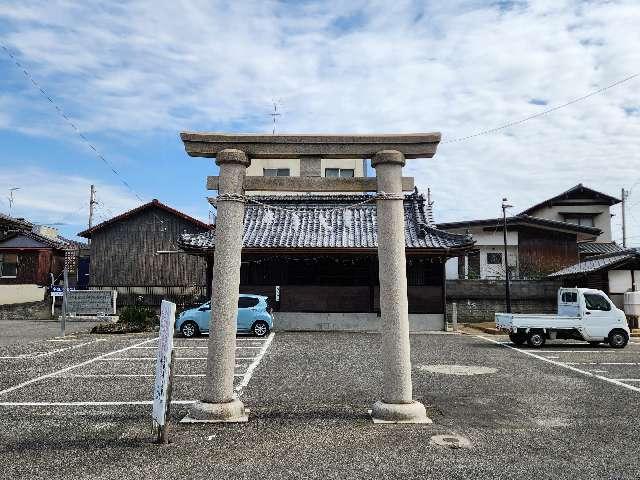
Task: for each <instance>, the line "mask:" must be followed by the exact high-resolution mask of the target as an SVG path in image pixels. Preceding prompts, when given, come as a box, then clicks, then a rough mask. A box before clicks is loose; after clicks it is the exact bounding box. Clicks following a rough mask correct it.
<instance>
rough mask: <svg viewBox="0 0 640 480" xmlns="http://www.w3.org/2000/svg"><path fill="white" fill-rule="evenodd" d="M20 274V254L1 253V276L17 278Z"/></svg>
mask: <svg viewBox="0 0 640 480" xmlns="http://www.w3.org/2000/svg"><path fill="white" fill-rule="evenodd" d="M17 276H18V255H16V254H15V253H0V277H3V278H16V277H17Z"/></svg>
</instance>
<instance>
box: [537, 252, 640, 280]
mask: <svg viewBox="0 0 640 480" xmlns="http://www.w3.org/2000/svg"><path fill="white" fill-rule="evenodd" d="M633 258H639V259H640V250H638V249H635V248H629V249H626V250H622V251H621V252H616V253H608V254H606V255H598V256H595V257H591V258H589V260H585V261H584V262H580V263H576V264H575V265H571V266H570V267H567V268H563V269H562V270H560V271H557V272H555V273H552V274H550V275H548V276H549V277H566V276H570V275H580V274H586V273H592V272H597V271H598V270H602V269H605V268H610V267H613V266H615V265H617V264H619V263H622V262H625V261H627V260H631V259H633Z"/></svg>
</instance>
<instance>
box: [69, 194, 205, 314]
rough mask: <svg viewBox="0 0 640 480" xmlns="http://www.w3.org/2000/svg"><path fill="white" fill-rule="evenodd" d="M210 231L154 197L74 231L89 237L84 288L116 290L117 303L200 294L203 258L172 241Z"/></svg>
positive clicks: (189, 298) (190, 298) (180, 298)
mask: <svg viewBox="0 0 640 480" xmlns="http://www.w3.org/2000/svg"><path fill="white" fill-rule="evenodd" d="M210 229H211V226H210V225H208V224H206V223H204V222H202V221H200V220H197V219H195V218H193V217H191V216H189V215H186V214H184V213H182V212H179V211H178V210H175V209H173V208H171V207H169V206H167V205H165V204H164V203H161V202H160V201H158V200H155V199H154V200H153V201H151V202H149V203H146V204H144V205H141V206H139V207H137V208H134V209H132V210H129V211H127V212H125V213H123V214H121V215H118V216H116V217H113V218H111V219H109V220H106V221H104V222H102V223H100V224H98V225H95V226H93V227H91V228H90V229H88V230H85V231H83V232H80V233H79V234H78V235H79V236H81V237H84V238H87V239H90V240H91V243H90V267H89V268H90V280H89V287H90V288H93V289H105V290H107V289H108V290H112V289H115V290H117V291H118V305H120V306H122V305H127V304H134V303H139V302H142V303H145V304H148V305H153V306H159V305H160V301H161V300H162V299H163V298H167V299H172V300H173V301H175V302H177V303H192V302H193V301H195V300H196V299H200V298H204V292H205V291H206V287H205V283H206V278H205V275H206V268H205V265H206V264H205V260H204V259H202V258H198V257H193V256H188V255H185V254H184V252H182V251H179V250H178V248H177V247H176V239H177V238H178V237H179V236H180V235H181V234H183V233H190V234H197V233H204V232H207V231H209V230H210Z"/></svg>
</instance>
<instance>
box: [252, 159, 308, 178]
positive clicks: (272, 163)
mask: <svg viewBox="0 0 640 480" xmlns="http://www.w3.org/2000/svg"><path fill="white" fill-rule="evenodd" d="M265 168H288V169H289V173H290V174H291V176H292V177H299V176H300V160H299V159H297V158H260V159H256V160H252V161H251V165H250V166H249V167H248V168H247V176H249V177H261V176H262V175H263V171H264V169H265Z"/></svg>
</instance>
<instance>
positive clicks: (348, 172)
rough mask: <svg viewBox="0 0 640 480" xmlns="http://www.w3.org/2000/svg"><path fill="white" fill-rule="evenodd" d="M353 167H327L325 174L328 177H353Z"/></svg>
mask: <svg viewBox="0 0 640 480" xmlns="http://www.w3.org/2000/svg"><path fill="white" fill-rule="evenodd" d="M353 175H354V171H353V168H325V169H324V176H325V177H327V178H353Z"/></svg>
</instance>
